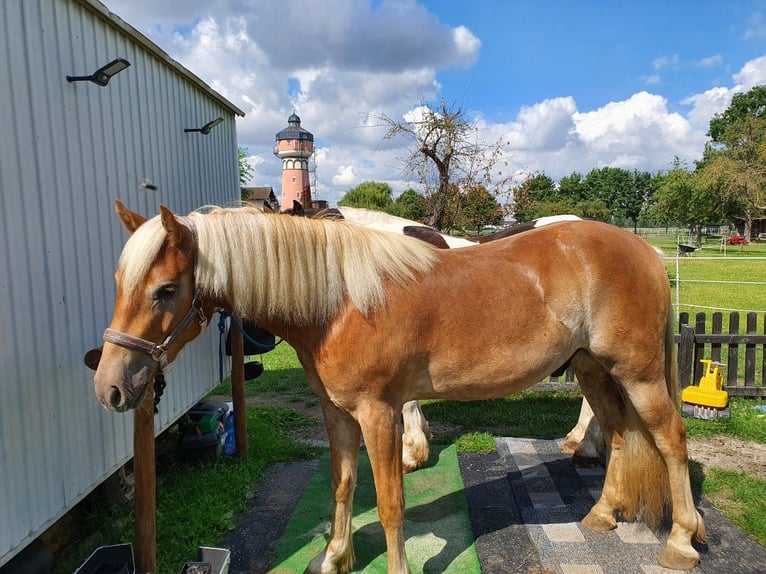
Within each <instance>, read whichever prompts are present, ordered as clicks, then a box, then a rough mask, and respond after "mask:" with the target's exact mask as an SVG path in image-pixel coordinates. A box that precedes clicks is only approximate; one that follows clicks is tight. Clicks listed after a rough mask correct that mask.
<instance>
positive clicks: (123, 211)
mask: <svg viewBox="0 0 766 574" xmlns="http://www.w3.org/2000/svg"><path fill="white" fill-rule="evenodd" d="M114 210H115V211H116V212H117V215H118V216H119V217H120V220H121V221H122V224H123V225H124V226H125V229H127V230H128V232H129V233H130V234H131V235H132V234H133V232H134V231H135V230H136V229H138V228H139V227H140V226H141V224H142V223H144V221H146V217H144V216H143V215H141V214H139V213H136V212H135V211H131V210H130V209H128V208H127V207H125V204H124V203H122V202H121V201H120V200H119V199H115V200H114Z"/></svg>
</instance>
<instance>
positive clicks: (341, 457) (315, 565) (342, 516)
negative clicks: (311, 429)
mask: <svg viewBox="0 0 766 574" xmlns="http://www.w3.org/2000/svg"><path fill="white" fill-rule="evenodd" d="M322 411H323V413H324V419H325V425H326V427H327V436H328V438H329V439H330V461H331V465H332V491H333V498H334V502H335V506H334V508H333V520H332V529H331V531H330V540H329V542H328V543H327V546H326V548H325V549H324V551H323V552H322V553H321V554H319V555H318V556H316V557H314V559H313V560H312V561H311V563H310V564H309V566H308V568H307V569H306V572H309V573H310V574H336V573H337V574H344V573H346V572H349V571H350V570H351V567H352V566H353V565H354V547H353V544H352V541H351V517H352V515H353V506H354V490H355V488H356V471H357V461H358V458H359V439H360V429H359V425H358V423H357V422H356V421H355V420H354V419H353V418H352V417H351V416H350V415H349V414H348V413H346V412H344V411H342V410H340V409H339V408H338V407H336V406H335V405H333V404H332V403H331V402H330V401H328V400H323V401H322Z"/></svg>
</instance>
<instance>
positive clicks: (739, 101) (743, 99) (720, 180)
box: [697, 86, 766, 241]
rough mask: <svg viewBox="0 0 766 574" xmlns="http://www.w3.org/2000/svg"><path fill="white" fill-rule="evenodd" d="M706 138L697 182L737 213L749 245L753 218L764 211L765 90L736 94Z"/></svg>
mask: <svg viewBox="0 0 766 574" xmlns="http://www.w3.org/2000/svg"><path fill="white" fill-rule="evenodd" d="M708 136H710V142H708V144H707V145H706V147H705V153H704V155H703V158H702V160H701V161H700V162H699V163H698V165H697V170H698V171H699V172H700V174H699V176H700V181H701V182H702V185H704V186H706V187H708V188H709V189H710V190H711V192H718V193H719V194H720V195H721V203H722V204H723V205H725V206H727V207H728V208H731V207H732V206H736V207H737V208H738V209H739V211H740V213H741V215H742V216H743V217H744V218H745V237H746V239H747V240H748V241H749V240H750V231H751V228H752V218H753V216H754V215H756V214H758V213H760V212H761V211H763V210H764V209H766V199H765V198H764V189H766V86H756V87H754V88H752V89H751V90H750V91H748V92H745V93H740V94H735V95H734V97H733V98H732V100H731V104H730V105H729V107H728V108H727V109H726V110H725V111H724V112H723V113H721V114H717V115H715V116H714V117H713V118H712V119H711V120H710V129H709V131H708Z"/></svg>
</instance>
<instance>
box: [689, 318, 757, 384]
mask: <svg viewBox="0 0 766 574" xmlns="http://www.w3.org/2000/svg"><path fill="white" fill-rule="evenodd" d="M678 322H679V334H678V335H676V341H678V375H679V384H680V385H681V388H684V387H686V386H688V385H690V384H692V383H693V384H696V383H698V382H699V379H700V377H701V376H702V372H703V369H704V365H703V364H702V363H700V359H703V358H705V359H713V360H714V361H719V362H722V363H724V364H725V365H726V368H725V375H726V376H725V383H724V390H726V391H727V392H728V393H729V395H733V396H740V397H763V396H766V353H764V350H765V349H766V314H764V315H763V316H762V318H761V331H760V333H759V331H758V314H757V313H747V314H746V315H745V324H744V331H743V330H742V328H741V322H740V313H737V312H733V313H729V329H728V333H724V332H723V331H724V330H723V313H713V315H712V323H711V325H710V332H708V325H707V314H706V313H697V314H696V316H695V323H694V325H691V324H690V323H689V313H681V314H680V315H679V321H678ZM743 351H744V352H743ZM743 355H744V356H743Z"/></svg>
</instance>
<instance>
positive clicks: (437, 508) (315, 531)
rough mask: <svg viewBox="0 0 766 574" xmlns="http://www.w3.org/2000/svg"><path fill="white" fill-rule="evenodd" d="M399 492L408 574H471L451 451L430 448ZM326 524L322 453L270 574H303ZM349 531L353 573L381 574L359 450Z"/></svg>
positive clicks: (370, 492)
mask: <svg viewBox="0 0 766 574" xmlns="http://www.w3.org/2000/svg"><path fill="white" fill-rule="evenodd" d="M404 493H405V500H406V510H405V517H404V538H405V548H406V551H407V559H408V561H409V564H410V569H411V570H412V572H424V573H425V572H431V573H442V572H452V573H455V574H457V573H460V574H474V573H475V574H479V573H480V572H481V569H480V567H479V558H478V556H477V554H476V548H475V547H474V544H473V536H472V534H471V525H470V523H469V520H468V505H467V504H466V500H465V496H464V494H463V480H462V478H461V477H460V468H459V467H458V462H457V453H456V450H455V446H454V445H451V446H438V445H432V447H431V458H430V459H429V461H428V464H427V465H426V468H422V469H420V470H418V471H416V472H413V473H410V474H407V475H405V476H404ZM331 518H332V494H331V490H330V457H329V454H327V455H325V456H324V457H323V458H322V460H321V461H320V463H319V466H318V467H317V470H316V473H315V474H314V476H313V477H312V479H311V481H310V482H309V484H308V486H307V487H306V490H305V492H304V493H303V498H301V501H300V502H299V503H298V507H297V508H296V509H295V512H294V513H293V515H292V517H291V518H290V522H289V523H288V525H287V528H286V530H285V533H284V535H283V536H282V538H281V539H280V541H279V544H278V545H277V551H276V558H275V560H274V567H273V568H272V570H270V572H271V573H272V574H292V573H300V572H303V571H304V570H305V569H306V567H307V566H308V563H309V562H310V561H311V559H312V558H313V557H314V556H316V555H317V554H319V553H320V552H321V551H322V550H323V549H324V547H325V545H326V544H327V540H328V539H329V536H330V521H331ZM353 532H354V533H353V542H354V549H355V552H356V563H355V565H354V570H353V572H364V573H365V574H377V573H381V574H385V572H386V570H387V563H386V541H385V536H384V534H383V528H382V527H381V525H380V522H379V520H378V511H377V509H376V507H375V488H374V486H373V481H372V471H371V470H370V462H369V459H368V458H367V453H366V452H365V451H362V452H360V454H359V472H358V480H357V488H356V495H355V496H354V518H353Z"/></svg>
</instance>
